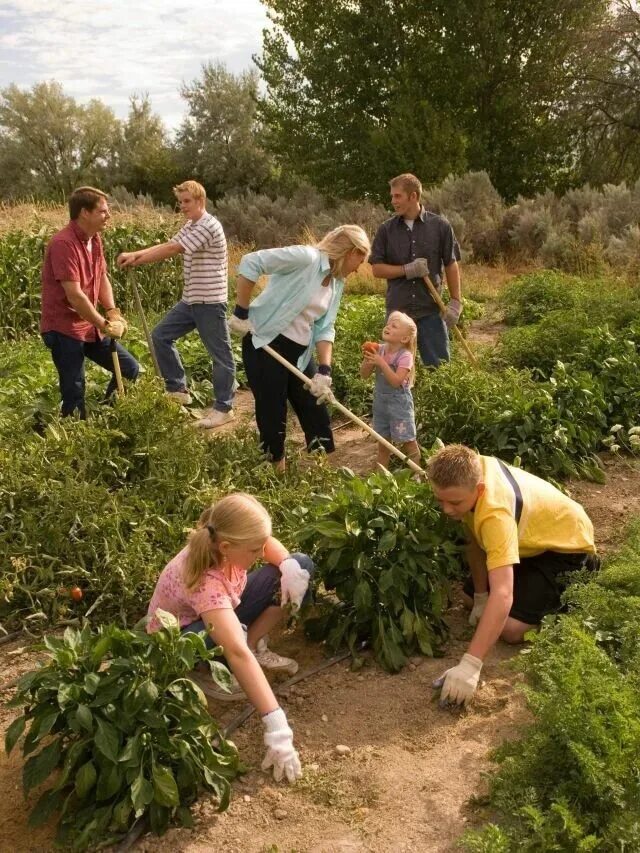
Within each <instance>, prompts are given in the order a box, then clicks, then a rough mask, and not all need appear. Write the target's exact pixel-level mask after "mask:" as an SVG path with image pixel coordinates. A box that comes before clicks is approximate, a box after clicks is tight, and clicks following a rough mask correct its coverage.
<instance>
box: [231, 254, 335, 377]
mask: <svg viewBox="0 0 640 853" xmlns="http://www.w3.org/2000/svg"><path fill="white" fill-rule="evenodd" d="M330 272H331V268H330V265H329V257H328V256H327V254H326V253H325V252H321V251H320V250H319V249H316V248H315V247H313V246H285V247H283V248H281V249H262V250H260V251H259V252H250V253H249V254H248V255H245V256H244V257H243V258H242V260H241V261H240V265H239V266H238V275H243V276H244V277H245V278H248V279H249V281H257V280H258V279H259V278H260V276H261V275H268V276H271V277H270V279H269V281H268V283H267V286H266V287H265V289H264V290H263V291H262V293H261V294H260V295H259V296H257V297H256V298H255V299H254V300H253V302H252V303H251V305H250V306H249V319H250V320H251V324H252V326H253V328H254V333H253V345H254V347H255V348H256V349H259V348H260V347H263V346H264V345H265V344H270V343H271V341H272V340H273V339H274V338H277V337H278V335H280V334H281V333H282V332H283V331H284V330H285V329H286V328H287V326H289V325H290V324H291V323H292V322H293V320H294V319H295V318H296V317H297V316H298V314H301V313H302V311H304V309H305V308H306V307H307V305H308V304H309V303H310V302H311V298H312V296H313V294H314V292H315V291H316V290H317V289H318V288H319V287H320V286H321V284H322V282H323V281H324V279H325V278H326V277H327V274H328V273H330ZM332 283H333V293H332V297H331V302H330V304H329V307H328V308H327V311H326V313H325V314H323V315H322V317H318V319H317V320H315V322H314V323H313V328H312V334H311V341H310V342H309V346H308V347H307V349H306V350H305V351H304V352H303V353H302V355H301V356H300V358H299V359H298V364H297V367H298V368H299V369H300V370H304V369H305V367H306V366H307V365H308V364H309V361H310V360H311V356H312V354H313V350H314V347H315V345H316V344H317V342H318V341H331V342H332V343H333V341H334V340H335V336H336V331H335V322H336V315H337V313H338V308H339V307H340V300H341V299H342V291H343V290H344V280H343V279H341V278H334V279H333V282H332Z"/></svg>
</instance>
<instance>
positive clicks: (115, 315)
mask: <svg viewBox="0 0 640 853" xmlns="http://www.w3.org/2000/svg"><path fill="white" fill-rule="evenodd" d="M106 315H107V321H108V322H109V323H110V322H111V321H112V320H119V321H120V322H121V323H122V325H123V326H124V332H123V333H122V334H121V335H120V337H121V338H123V337H124V336H125V335H126V334H127V332H128V331H129V324H128V323H127V321H126V320H125V319H124V317H123V316H122V314H121V313H120V309H119V308H109V309H108V311H107V312H106Z"/></svg>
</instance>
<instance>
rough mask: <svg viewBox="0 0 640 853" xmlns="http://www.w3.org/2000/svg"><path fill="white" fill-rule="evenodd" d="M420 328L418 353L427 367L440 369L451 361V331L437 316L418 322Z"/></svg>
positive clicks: (422, 318)
mask: <svg viewBox="0 0 640 853" xmlns="http://www.w3.org/2000/svg"><path fill="white" fill-rule="evenodd" d="M416 326H417V327H418V352H419V353H420V358H421V359H422V363H423V364H424V365H425V367H438V366H439V365H440V364H442V362H443V361H449V358H450V354H449V330H448V329H447V325H446V323H445V322H444V320H443V319H442V317H441V316H440V314H439V313H437V314H429V316H427V317H420V319H419V320H416Z"/></svg>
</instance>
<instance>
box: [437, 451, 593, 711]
mask: <svg viewBox="0 0 640 853" xmlns="http://www.w3.org/2000/svg"><path fill="white" fill-rule="evenodd" d="M427 474H428V476H429V481H430V483H431V487H432V488H433V492H434V494H435V496H436V498H437V500H438V502H439V503H440V505H441V506H442V510H443V512H445V513H446V514H447V515H448V516H450V517H451V518H454V519H456V520H457V521H461V522H463V524H464V525H465V529H466V533H467V538H468V544H467V548H466V558H467V562H468V564H469V568H470V570H471V577H470V578H469V580H468V581H467V583H466V584H465V587H464V590H465V593H466V594H467V595H468V596H473V602H472V610H471V615H470V616H469V624H471V625H475V626H477V627H476V632H475V634H474V636H473V639H472V640H471V643H470V645H469V650H468V652H467V653H466V654H465V655H463V657H462V660H461V661H460V663H459V664H458V665H457V666H454V667H452V668H451V669H449V670H447V671H446V672H445V673H444V674H443V675H442V676H441V677H440V678H439V679H438V680H437V681H436V682H434V686H435V687H442V693H441V703H446V702H450V703H453V704H461V703H464V702H467V701H468V700H469V699H471V697H472V696H473V694H474V692H475V690H476V687H477V686H478V680H479V678H480V671H481V669H482V662H483V660H484V658H485V656H486V655H487V653H488V652H489V650H490V649H491V648H492V647H493V645H494V644H495V643H496V641H497V640H498V638H501V639H503V640H505V641H506V642H507V643H521V642H522V641H523V639H524V635H525V633H526V632H527V631H529V630H531V629H533V628H536V627H538V625H539V624H540V621H541V620H542V617H543V616H545V615H546V614H548V613H554V612H556V611H558V610H559V609H560V606H561V601H560V597H561V594H562V592H563V590H564V588H565V585H566V584H564V583H563V580H562V576H563V575H566V573H568V572H573V571H576V570H577V569H581V568H591V569H593V568H596V567H597V565H598V558H597V557H596V556H595V546H594V539H593V525H592V524H591V521H590V520H589V517H588V516H587V514H586V512H585V511H584V509H583V508H582V507H581V506H580V504H578V503H576V502H575V501H573V500H571V498H568V497H567V496H566V495H564V494H562V492H560V491H559V490H558V489H556V488H555V486H552V485H551V484H550V483H547V482H546V481H545V480H541V479H540V478H539V477H536V476H534V475H533V474H529V473H528V472H526V471H522V470H520V469H519V468H512V467H511V466H510V465H506V464H505V463H504V462H502V461H501V460H499V459H495V458H494V457H493V456H480V455H479V454H478V453H476V452H475V451H473V450H471V449H470V448H468V447H465V446H464V445H463V444H450V445H448V446H447V447H443V448H442V449H441V450H439V451H438V452H437V453H435V454H434V455H433V456H432V457H431V458H430V459H429V462H428V463H427ZM469 601H471V599H470V598H469Z"/></svg>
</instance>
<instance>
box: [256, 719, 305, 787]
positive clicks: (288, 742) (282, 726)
mask: <svg viewBox="0 0 640 853" xmlns="http://www.w3.org/2000/svg"><path fill="white" fill-rule="evenodd" d="M262 723H263V725H264V745H265V746H266V747H267V754H266V755H265V757H264V761H263V762H262V769H263V770H268V769H269V768H270V767H273V778H274V779H275V780H276V782H280V780H281V779H282V777H283V776H286V777H287V781H289V782H295V781H296V779H299V778H300V777H301V776H302V767H301V766H300V758H299V757H298V753H297V752H296V750H295V748H294V746H293V732H292V731H291V729H290V728H289V724H288V723H287V718H286V716H285V713H284V711H283V710H282V708H276V710H275V711H271V713H269V714H265V715H264V717H263V718H262Z"/></svg>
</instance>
